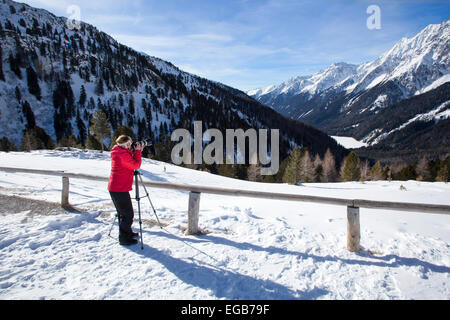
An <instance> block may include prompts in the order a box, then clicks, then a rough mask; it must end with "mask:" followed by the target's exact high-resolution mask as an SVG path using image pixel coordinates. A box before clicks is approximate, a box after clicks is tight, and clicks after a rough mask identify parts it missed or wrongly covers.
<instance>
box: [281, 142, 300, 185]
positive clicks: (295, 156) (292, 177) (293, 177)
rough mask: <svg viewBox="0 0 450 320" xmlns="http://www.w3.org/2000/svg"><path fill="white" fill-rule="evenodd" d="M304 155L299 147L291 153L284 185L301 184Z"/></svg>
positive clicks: (284, 175)
mask: <svg viewBox="0 0 450 320" xmlns="http://www.w3.org/2000/svg"><path fill="white" fill-rule="evenodd" d="M302 155H303V152H302V151H301V150H300V149H299V148H297V147H295V148H294V149H293V150H292V151H291V153H290V155H289V158H288V163H287V166H286V169H285V170H284V174H283V182H284V183H289V184H297V183H299V182H301V172H302Z"/></svg>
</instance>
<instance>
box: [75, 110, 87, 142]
mask: <svg viewBox="0 0 450 320" xmlns="http://www.w3.org/2000/svg"><path fill="white" fill-rule="evenodd" d="M77 127H78V133H79V139H80V143H81V145H83V146H84V145H86V136H87V130H86V126H85V125H84V121H83V120H81V118H80V115H79V114H78V116H77Z"/></svg>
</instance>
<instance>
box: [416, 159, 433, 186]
mask: <svg viewBox="0 0 450 320" xmlns="http://www.w3.org/2000/svg"><path fill="white" fill-rule="evenodd" d="M416 173H417V180H418V181H431V172H430V167H429V163H428V160H427V158H426V157H425V156H423V157H422V159H421V160H420V161H419V163H418V164H417V167H416Z"/></svg>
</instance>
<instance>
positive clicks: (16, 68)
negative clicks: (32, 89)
mask: <svg viewBox="0 0 450 320" xmlns="http://www.w3.org/2000/svg"><path fill="white" fill-rule="evenodd" d="M8 61H9V67H10V69H11V70H12V71H13V72H14V73H15V74H16V76H17V77H18V78H19V79H22V71H21V70H20V59H19V58H18V57H17V58H16V57H14V55H13V54H12V52H10V53H9V57H8Z"/></svg>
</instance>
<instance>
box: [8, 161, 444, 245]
mask: <svg viewBox="0 0 450 320" xmlns="http://www.w3.org/2000/svg"><path fill="white" fill-rule="evenodd" d="M0 171H4V172H10V173H30V174H40V175H50V176H59V177H62V193H61V205H62V206H63V207H65V206H68V205H69V178H74V179H84V180H93V181H102V182H107V181H108V179H109V178H108V177H98V176H92V175H87V174H79V173H70V172H65V171H49V170H36V169H24V168H9V167H8V168H7V167H0ZM144 184H145V186H147V187H150V188H159V189H169V190H177V191H188V192H189V204H188V228H187V231H186V233H187V234H198V233H199V227H198V221H199V208H200V195H201V194H202V193H206V194H216V195H222V196H233V197H250V198H260V199H272V200H285V201H303V202H315V203H323V204H331V205H341V206H346V207H347V250H349V251H352V252H354V251H360V249H361V246H360V237H361V236H360V222H359V221H360V219H359V211H360V210H359V209H360V208H378V209H383V210H396V211H398V210H401V211H406V212H420V213H433V214H450V206H449V205H435V204H425V203H408V202H389V201H373V200H362V199H341V198H329V197H317V196H310V195H301V194H286V193H276V192H265V191H253V190H239V189H226V188H217V187H208V186H195V185H186V184H177V183H167V182H156V181H146V182H144Z"/></svg>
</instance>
